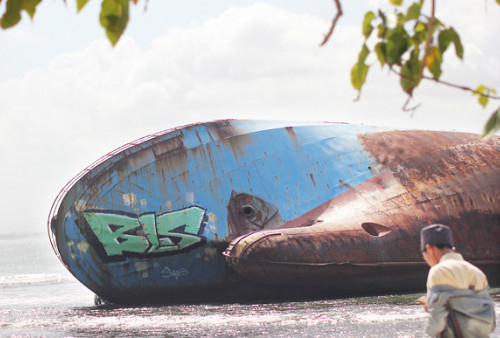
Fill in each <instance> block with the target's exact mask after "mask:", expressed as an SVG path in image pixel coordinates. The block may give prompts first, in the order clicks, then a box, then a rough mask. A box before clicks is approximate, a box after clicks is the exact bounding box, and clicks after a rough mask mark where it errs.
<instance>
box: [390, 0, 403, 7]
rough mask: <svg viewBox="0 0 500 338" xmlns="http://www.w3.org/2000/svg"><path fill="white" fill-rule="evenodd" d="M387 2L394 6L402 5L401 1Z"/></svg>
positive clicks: (392, 0)
mask: <svg viewBox="0 0 500 338" xmlns="http://www.w3.org/2000/svg"><path fill="white" fill-rule="evenodd" d="M389 2H390V3H391V4H393V5H394V6H401V5H402V4H403V0H389Z"/></svg>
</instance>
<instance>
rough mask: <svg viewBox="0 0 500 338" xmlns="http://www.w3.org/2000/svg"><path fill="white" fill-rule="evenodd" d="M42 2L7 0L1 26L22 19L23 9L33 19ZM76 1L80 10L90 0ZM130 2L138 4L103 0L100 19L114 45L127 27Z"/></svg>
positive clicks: (34, 0) (7, 25)
mask: <svg viewBox="0 0 500 338" xmlns="http://www.w3.org/2000/svg"><path fill="white" fill-rule="evenodd" d="M0 2H2V0H0ZM41 2H42V0H7V4H6V9H5V13H4V14H3V16H2V18H1V19H0V27H2V28H3V29H6V28H10V27H13V26H15V25H16V24H17V23H18V22H19V21H21V14H22V11H26V13H28V15H29V16H30V18H31V19H33V16H34V15H35V11H36V7H37V6H38V5H39V4H40V3H41ZM75 2H76V8H77V10H78V12H80V11H81V10H82V9H83V8H84V7H85V5H86V4H87V3H88V2H89V0H75ZM129 2H133V3H134V4H137V2H138V0H102V3H101V14H100V18H99V19H100V22H101V26H102V27H103V28H104V30H105V31H106V35H107V37H108V39H109V41H110V42H111V44H113V46H114V45H115V44H116V43H117V42H118V40H119V39H120V36H121V35H122V34H123V32H124V31H125V28H126V27H127V24H128V21H129Z"/></svg>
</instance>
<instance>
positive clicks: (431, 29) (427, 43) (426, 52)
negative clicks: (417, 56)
mask: <svg viewBox="0 0 500 338" xmlns="http://www.w3.org/2000/svg"><path fill="white" fill-rule="evenodd" d="M435 15H436V2H435V0H432V1H431V17H430V18H429V27H427V40H426V41H425V48H424V58H423V59H422V68H421V69H420V74H419V75H418V81H420V80H421V79H422V77H423V76H424V70H425V66H426V65H427V57H428V56H429V48H430V46H431V44H432V35H433V34H434V20H435V18H436V17H435ZM417 83H418V82H417Z"/></svg>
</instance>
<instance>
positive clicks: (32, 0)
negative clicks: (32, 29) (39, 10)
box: [22, 0, 42, 19]
mask: <svg viewBox="0 0 500 338" xmlns="http://www.w3.org/2000/svg"><path fill="white" fill-rule="evenodd" d="M41 1H42V0H23V2H22V6H23V9H24V10H25V11H26V12H27V13H28V14H29V16H30V18H31V19H33V16H34V15H35V10H36V6H38V4H39V3H40V2H41Z"/></svg>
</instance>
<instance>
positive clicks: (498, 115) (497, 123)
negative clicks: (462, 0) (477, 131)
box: [483, 0, 500, 137]
mask: <svg viewBox="0 0 500 338" xmlns="http://www.w3.org/2000/svg"><path fill="white" fill-rule="evenodd" d="M497 1H499V0H497ZM498 130H500V108H498V109H497V110H495V111H494V112H493V114H491V116H490V118H489V119H488V122H486V125H485V126H484V130H483V137H488V136H492V135H493V134H495V132H497V131H498Z"/></svg>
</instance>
